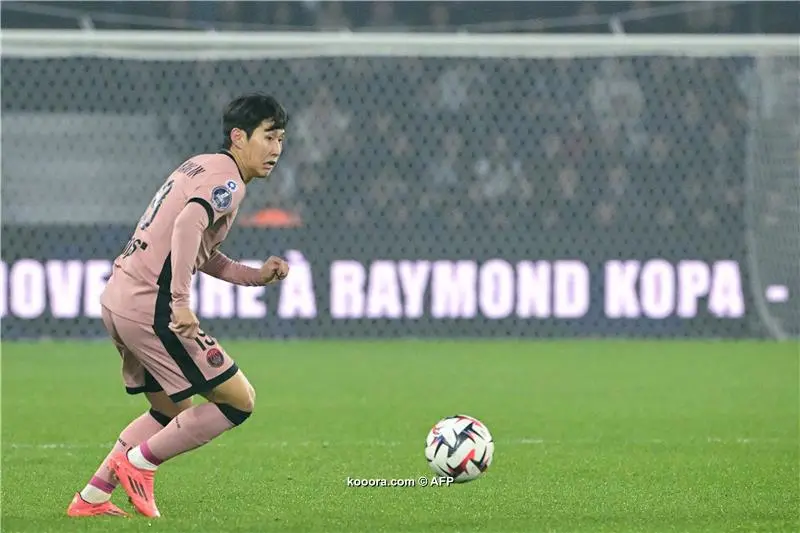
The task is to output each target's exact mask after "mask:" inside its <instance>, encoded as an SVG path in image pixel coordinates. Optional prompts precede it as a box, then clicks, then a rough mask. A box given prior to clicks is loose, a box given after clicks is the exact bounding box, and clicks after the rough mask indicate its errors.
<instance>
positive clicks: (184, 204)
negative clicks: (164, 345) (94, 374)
mask: <svg viewBox="0 0 800 533" xmlns="http://www.w3.org/2000/svg"><path fill="white" fill-rule="evenodd" d="M245 190H246V185H245V183H244V181H243V180H242V177H241V174H240V173H239V169H238V167H237V165H236V162H235V161H234V159H233V157H232V156H231V155H230V154H229V153H228V152H224V151H223V152H220V153H217V154H202V155H198V156H195V157H193V158H191V159H189V160H188V161H185V162H184V163H183V164H181V165H180V166H179V167H178V168H177V169H176V170H175V171H174V172H173V173H172V174H171V175H170V176H169V177H168V178H167V180H166V181H165V182H164V184H163V185H162V186H161V188H160V189H159V190H158V192H156V194H155V196H154V197H153V199H152V201H151V202H150V205H149V206H148V207H147V209H146V211H145V213H144V215H142V218H141V219H140V220H139V222H138V224H137V225H136V229H135V231H134V233H133V236H132V237H131V239H130V241H129V242H128V244H127V246H126V247H125V249H124V250H123V251H122V253H121V254H120V255H119V256H118V257H117V258H116V259H115V260H114V266H113V268H112V272H111V277H110V279H109V281H108V284H107V285H106V288H105V290H104V292H103V295H102V297H101V303H102V305H104V306H105V307H107V308H108V309H109V310H111V311H112V312H114V313H115V314H117V315H119V316H122V317H125V318H127V319H129V320H134V321H137V322H141V323H146V324H154V325H156V322H158V323H162V322H169V320H170V314H171V308H172V307H174V306H183V307H188V306H189V292H190V288H191V282H192V276H193V275H194V274H195V273H196V272H197V271H198V270H200V271H202V272H205V273H207V274H209V275H212V276H214V277H217V278H220V279H223V280H226V281H229V282H231V283H237V284H240V285H260V284H261V276H260V273H259V271H258V269H253V268H250V267H248V266H245V265H242V264H239V263H237V262H235V261H232V260H231V259H229V258H227V257H226V256H225V255H224V254H222V253H221V252H219V250H217V248H218V247H219V245H220V244H221V243H222V241H224V240H225V237H226V236H227V235H228V232H229V231H230V229H231V226H232V225H233V222H234V219H235V218H236V214H237V213H238V211H239V205H240V203H241V202H242V199H243V198H244V196H245ZM161 325H162V326H163V324H161Z"/></svg>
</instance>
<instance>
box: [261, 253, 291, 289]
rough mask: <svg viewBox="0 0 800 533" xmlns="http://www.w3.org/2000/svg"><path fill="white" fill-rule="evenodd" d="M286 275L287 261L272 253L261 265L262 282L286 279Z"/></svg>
mask: <svg viewBox="0 0 800 533" xmlns="http://www.w3.org/2000/svg"><path fill="white" fill-rule="evenodd" d="M288 275H289V263H287V262H286V261H284V260H283V259H281V258H280V257H275V256H274V255H273V256H272V257H270V258H269V259H267V260H266V262H265V263H264V266H262V267H261V279H263V280H264V283H274V282H276V281H280V280H282V279H286V276H288Z"/></svg>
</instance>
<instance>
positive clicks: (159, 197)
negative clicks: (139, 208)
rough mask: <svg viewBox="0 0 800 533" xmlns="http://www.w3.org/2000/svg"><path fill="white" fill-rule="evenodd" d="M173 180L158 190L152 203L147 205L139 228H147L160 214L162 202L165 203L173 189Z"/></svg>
mask: <svg viewBox="0 0 800 533" xmlns="http://www.w3.org/2000/svg"><path fill="white" fill-rule="evenodd" d="M172 185H173V180H169V181H168V182H166V183H165V184H164V185H162V186H161V188H160V189H159V190H158V192H156V194H155V196H153V201H152V202H150V205H149V206H147V211H145V213H144V215H142V218H141V219H140V220H139V229H147V228H148V226H150V224H152V223H153V219H154V218H155V217H156V214H158V210H159V209H161V204H162V203H164V200H165V199H166V197H167V195H168V194H169V191H171V190H172Z"/></svg>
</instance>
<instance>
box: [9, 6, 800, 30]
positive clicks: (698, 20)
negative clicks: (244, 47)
mask: <svg viewBox="0 0 800 533" xmlns="http://www.w3.org/2000/svg"><path fill="white" fill-rule="evenodd" d="M611 23H613V24H621V25H622V27H623V28H624V31H625V32H626V33H797V32H798V28H800V9H797V3H796V2H787V1H783V2H771V1H764V2H651V1H647V0H643V1H635V2H615V1H611V2H506V1H478V2H389V1H387V2H383V1H380V2H360V1H356V2H322V1H318V0H307V1H300V2H241V1H226V2H207V1H197V2H196V1H187V0H184V1H171V2H111V1H104V2H13V1H11V2H9V1H7V2H3V3H2V27H3V28H81V27H83V28H95V29H117V30H130V29H140V30H141V29H187V30H190V29H194V30H210V29H216V30H236V31H239V30H242V31H270V30H271V31H277V30H281V31H282V30H302V31H308V30H351V31H444V32H451V31H470V32H530V31H533V32H568V33H581V32H584V33H608V32H609V31H610V24H611Z"/></svg>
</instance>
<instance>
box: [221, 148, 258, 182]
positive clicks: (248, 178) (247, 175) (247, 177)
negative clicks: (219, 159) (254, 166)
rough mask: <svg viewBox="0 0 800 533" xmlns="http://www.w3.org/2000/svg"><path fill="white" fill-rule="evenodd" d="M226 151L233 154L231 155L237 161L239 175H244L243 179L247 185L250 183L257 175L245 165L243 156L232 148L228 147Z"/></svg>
mask: <svg viewBox="0 0 800 533" xmlns="http://www.w3.org/2000/svg"><path fill="white" fill-rule="evenodd" d="M225 151H226V152H228V153H229V154H231V157H232V158H233V160H234V162H235V163H236V167H237V168H238V169H239V175H240V176H241V177H242V181H244V183H245V185H246V184H248V183H250V182H251V181H252V180H253V178H254V177H255V176H254V175H252V174H250V172H248V170H247V167H245V166H244V163H242V156H241V155H240V154H238V153H237V152H235V151H234V150H232V149H230V148H228V149H226V150H225Z"/></svg>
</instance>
